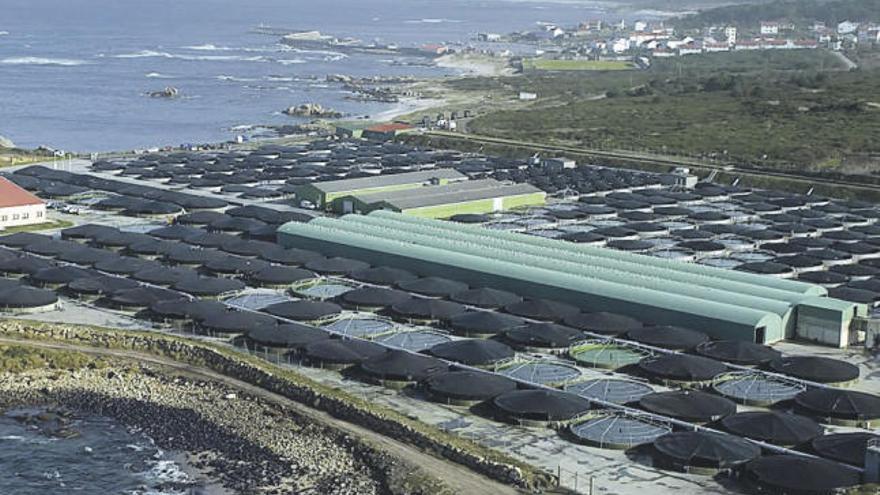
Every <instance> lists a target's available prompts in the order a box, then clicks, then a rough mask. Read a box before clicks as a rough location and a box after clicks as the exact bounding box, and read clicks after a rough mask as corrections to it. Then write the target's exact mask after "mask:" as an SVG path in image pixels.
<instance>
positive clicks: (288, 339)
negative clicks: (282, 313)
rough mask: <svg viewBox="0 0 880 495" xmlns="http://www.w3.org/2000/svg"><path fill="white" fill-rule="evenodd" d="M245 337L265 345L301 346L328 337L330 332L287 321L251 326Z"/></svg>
mask: <svg viewBox="0 0 880 495" xmlns="http://www.w3.org/2000/svg"><path fill="white" fill-rule="evenodd" d="M247 337H248V339H250V340H252V341H254V342H256V343H258V344H262V345H266V346H277V347H287V348H301V347H304V346H306V345H308V344H311V343H312V342H318V341H320V340H326V339H329V338H330V334H329V333H328V332H325V331H324V330H321V329H318V328H314V327H310V326H306V325H300V324H298V323H287V324H283V325H277V326H259V327H256V328H253V329H251V330H249V331H248V333H247Z"/></svg>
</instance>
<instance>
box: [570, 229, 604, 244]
mask: <svg viewBox="0 0 880 495" xmlns="http://www.w3.org/2000/svg"><path fill="white" fill-rule="evenodd" d="M559 238H560V239H562V240H564V241H569V242H575V243H579V244H591V243H594V242H602V241H604V240H605V237H604V236H602V235H599V234H597V233H595V232H569V233H567V234H564V235H562V236H560V237H559Z"/></svg>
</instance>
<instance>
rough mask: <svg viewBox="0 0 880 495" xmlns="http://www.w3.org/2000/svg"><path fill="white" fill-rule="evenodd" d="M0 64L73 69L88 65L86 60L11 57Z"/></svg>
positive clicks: (0, 61)
mask: <svg viewBox="0 0 880 495" xmlns="http://www.w3.org/2000/svg"><path fill="white" fill-rule="evenodd" d="M0 64H6V65H60V66H65V67H72V66H76V65H86V64H88V62H86V61H85V60H77V59H72V58H46V57H9V58H4V59H3V60H0Z"/></svg>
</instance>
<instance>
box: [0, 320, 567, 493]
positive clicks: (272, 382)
mask: <svg viewBox="0 0 880 495" xmlns="http://www.w3.org/2000/svg"><path fill="white" fill-rule="evenodd" d="M0 335H4V336H10V337H19V338H30V339H40V340H54V341H62V342H69V343H71V344H79V345H88V346H93V347H104V348H111V349H125V350H131V351H138V352H145V353H150V354H154V355H160V356H165V357H169V358H173V359H175V360H177V361H180V362H184V363H189V364H193V365H198V366H204V367H206V368H209V369H211V370H214V371H215V372H218V373H222V374H223V375H226V376H229V377H232V378H235V379H238V380H241V381H243V382H247V383H249V384H251V385H255V386H258V387H260V388H262V389H264V390H267V391H269V392H272V393H275V394H278V395H281V396H284V397H286V398H288V399H291V400H294V401H296V402H299V403H302V404H306V405H309V406H311V407H313V408H315V409H318V410H322V411H325V412H327V413H328V414H331V415H332V416H334V417H337V418H340V419H343V420H346V421H348V422H351V423H354V424H357V425H360V426H362V427H366V428H369V429H370V430H372V431H375V432H378V433H381V434H383V435H385V436H387V437H390V438H394V439H396V440H398V441H401V442H404V443H407V444H409V445H413V446H416V447H419V448H421V449H422V450H424V451H428V452H433V453H435V454H436V455H438V456H441V457H444V458H446V459H448V460H451V461H454V462H456V463H459V464H462V465H465V466H468V467H469V468H471V469H473V470H474V471H476V472H479V473H482V474H484V475H486V476H488V477H490V478H493V479H495V480H498V481H501V482H503V483H506V484H510V485H514V486H520V487H524V488H534V489H539V488H543V487H547V486H549V485H551V484H552V482H553V480H552V479H551V477H550V476H549V475H547V474H545V473H542V472H539V471H536V470H534V469H532V468H530V467H529V466H528V465H526V464H523V463H520V462H517V461H515V460H513V459H511V458H509V457H507V456H505V455H503V454H500V453H498V452H497V451H494V450H491V449H488V448H485V447H482V446H480V445H478V444H475V443H473V442H470V441H467V440H464V439H460V438H458V437H455V436H454V435H451V434H448V433H445V432H442V431H440V430H437V429H435V428H433V427H430V426H428V425H425V424H423V423H420V422H418V421H415V420H412V419H410V418H407V417H406V416H404V415H402V414H399V413H397V412H395V411H392V410H390V409H385V408H382V407H378V406H375V405H372V404H370V403H369V402H367V401H365V400H363V399H360V398H356V397H354V396H350V395H348V394H345V393H344V392H340V391H338V390H334V389H331V388H328V387H325V386H323V385H320V384H318V383H315V382H312V381H310V380H308V379H307V378H305V377H303V376H301V375H298V374H295V373H293V372H290V371H287V370H283V369H281V368H277V367H274V366H272V365H270V364H268V363H265V362H262V361H260V360H258V359H256V358H253V357H250V356H245V355H241V354H239V353H236V352H234V351H230V350H227V349H222V348H219V347H214V346H210V345H206V344H202V343H197V342H194V341H189V340H186V339H182V338H176V337H171V336H167V335H162V334H151V333H140V332H127V331H121V330H112V329H102V328H93V327H83V326H72V325H58V324H45V323H39V322H30V321H23V320H6V321H0Z"/></svg>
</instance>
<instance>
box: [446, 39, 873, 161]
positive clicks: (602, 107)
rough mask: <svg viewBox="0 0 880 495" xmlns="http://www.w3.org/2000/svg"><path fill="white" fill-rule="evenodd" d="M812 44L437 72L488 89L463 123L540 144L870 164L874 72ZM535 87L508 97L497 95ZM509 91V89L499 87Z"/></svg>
mask: <svg viewBox="0 0 880 495" xmlns="http://www.w3.org/2000/svg"><path fill="white" fill-rule="evenodd" d="M839 63H840V61H839V59H837V56H836V55H834V54H831V53H828V52H825V51H821V50H791V51H782V50H780V51H766V52H752V53H747V52H739V53H718V54H705V55H695V56H688V57H681V58H676V59H668V60H663V61H658V62H657V63H656V64H655V65H654V66H653V67H652V68H651V69H649V70H645V71H625V72H623V71H617V72H615V71H609V72H595V73H566V72H559V73H535V74H532V73H527V74H524V75H521V76H518V77H507V78H471V79H462V80H457V81H450V82H448V83H447V85H448V87H450V88H451V89H452V90H453V91H455V92H468V93H470V94H477V95H478V94H483V95H485V94H489V95H493V96H494V97H493V99H492V101H493V103H491V104H490V105H489V107H490V108H489V109H488V110H486V109H483V111H482V112H481V113H480V114H479V116H478V117H477V118H475V119H474V120H472V121H470V122H468V123H467V130H468V132H472V133H475V134H481V135H487V136H493V137H504V138H509V139H520V140H525V141H532V142H541V143H546V144H557V145H565V146H573V147H580V148H593V149H607V150H634V151H638V152H648V153H659V154H665V155H684V156H692V157H700V158H707V157H713V158H717V159H723V160H728V161H732V162H736V163H738V164H745V165H751V166H753V167H757V168H772V169H785V170H799V171H810V172H821V173H835V174H836V173H845V174H874V173H875V172H877V171H880V163H878V159H877V155H878V153H880V141H878V140H877V139H876V138H875V137H876V136H878V135H880V86H878V85H877V84H876V81H877V78H878V76H880V71H877V70H859V71H852V72H844V71H840V70H837V69H839V68H840V65H839ZM517 91H534V92H538V93H539V94H540V95H541V98H540V99H539V100H538V101H537V102H534V103H531V104H529V105H525V106H523V105H520V106H519V107H514V106H513V105H511V104H510V103H507V102H505V101H504V100H502V99H501V98H500V97H498V96H497V95H505V94H506V95H511V94H515V92H517ZM508 99H510V97H509V96H508Z"/></svg>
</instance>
